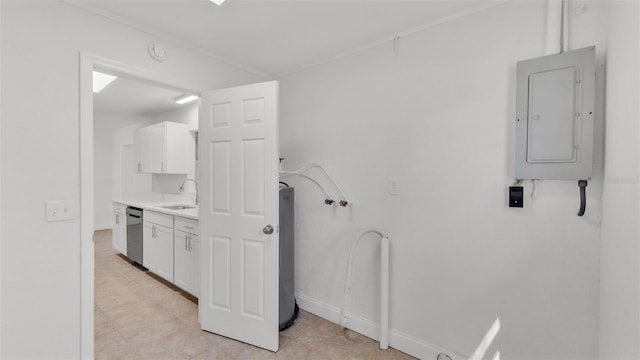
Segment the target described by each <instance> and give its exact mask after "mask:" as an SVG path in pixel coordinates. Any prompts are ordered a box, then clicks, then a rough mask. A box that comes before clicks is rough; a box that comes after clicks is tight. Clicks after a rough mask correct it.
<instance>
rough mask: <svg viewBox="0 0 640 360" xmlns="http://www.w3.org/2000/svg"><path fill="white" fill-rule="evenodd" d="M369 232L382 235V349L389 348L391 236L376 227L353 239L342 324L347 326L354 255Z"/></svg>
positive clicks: (342, 308)
mask: <svg viewBox="0 0 640 360" xmlns="http://www.w3.org/2000/svg"><path fill="white" fill-rule="evenodd" d="M367 234H377V235H378V236H380V349H383V350H386V349H387V348H389V237H388V236H386V235H384V234H383V233H382V232H380V231H379V230H376V229H365V230H362V231H361V232H360V233H358V235H356V237H355V238H354V240H353V243H352V244H351V250H350V251H349V258H348V260H347V279H346V282H345V286H344V300H343V302H342V307H341V308H340V325H342V326H343V327H347V323H348V322H349V319H348V318H347V305H348V304H349V295H350V293H351V270H352V267H353V256H354V254H355V251H356V246H357V245H358V243H359V242H360V239H361V238H362V237H363V236H364V235H367Z"/></svg>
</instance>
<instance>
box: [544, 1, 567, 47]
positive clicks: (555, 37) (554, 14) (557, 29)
mask: <svg viewBox="0 0 640 360" xmlns="http://www.w3.org/2000/svg"><path fill="white" fill-rule="evenodd" d="M562 7H563V4H562V0H548V1H547V39H546V49H545V55H552V54H558V53H559V52H560V51H561V50H562V45H561V39H562V27H561V23H562Z"/></svg>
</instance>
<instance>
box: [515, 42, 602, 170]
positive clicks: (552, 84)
mask: <svg viewBox="0 0 640 360" xmlns="http://www.w3.org/2000/svg"><path fill="white" fill-rule="evenodd" d="M594 98H595V47H589V48H584V49H579V50H572V51H567V52H564V53H561V54H557V55H549V56H544V57H540V58H535V59H530V60H524V61H520V62H518V65H517V85H516V108H517V109H516V111H517V114H516V165H515V177H516V179H519V180H525V179H539V180H587V179H590V178H591V171H592V168H593V121H594V120H593V119H594V100H595V99H594Z"/></svg>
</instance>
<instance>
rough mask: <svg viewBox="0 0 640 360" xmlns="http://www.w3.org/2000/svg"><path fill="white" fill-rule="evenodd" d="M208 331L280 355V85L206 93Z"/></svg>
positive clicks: (203, 241) (204, 303)
mask: <svg viewBox="0 0 640 360" xmlns="http://www.w3.org/2000/svg"><path fill="white" fill-rule="evenodd" d="M198 136H199V146H200V176H201V184H202V185H201V187H200V189H201V194H202V195H201V199H202V201H201V203H200V246H201V261H202V263H201V269H202V271H201V275H202V280H201V281H202V283H201V286H202V288H201V292H200V301H199V306H200V309H199V310H200V320H201V325H202V329H204V330H207V331H210V332H213V333H216V334H220V335H224V336H227V337H230V338H233V339H236V340H240V341H243V342H246V343H249V344H253V345H255V346H259V347H262V348H265V349H268V350H271V351H277V350H278V295H279V291H278V289H279V282H278V269H279V254H278V246H279V238H278V232H277V228H278V82H277V81H272V82H266V83H259V84H252V85H247V86H241V87H236V88H231V89H223V90H215V91H208V92H205V93H203V94H202V100H201V104H200V124H199V135H198Z"/></svg>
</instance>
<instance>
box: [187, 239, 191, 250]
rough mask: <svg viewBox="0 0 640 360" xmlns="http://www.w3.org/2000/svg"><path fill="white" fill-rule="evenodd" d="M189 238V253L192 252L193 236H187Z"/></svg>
mask: <svg viewBox="0 0 640 360" xmlns="http://www.w3.org/2000/svg"><path fill="white" fill-rule="evenodd" d="M187 236H188V237H189V252H191V235H187Z"/></svg>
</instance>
